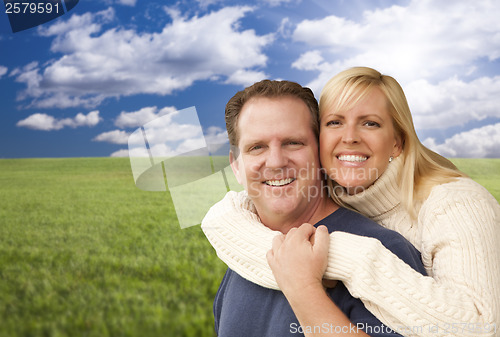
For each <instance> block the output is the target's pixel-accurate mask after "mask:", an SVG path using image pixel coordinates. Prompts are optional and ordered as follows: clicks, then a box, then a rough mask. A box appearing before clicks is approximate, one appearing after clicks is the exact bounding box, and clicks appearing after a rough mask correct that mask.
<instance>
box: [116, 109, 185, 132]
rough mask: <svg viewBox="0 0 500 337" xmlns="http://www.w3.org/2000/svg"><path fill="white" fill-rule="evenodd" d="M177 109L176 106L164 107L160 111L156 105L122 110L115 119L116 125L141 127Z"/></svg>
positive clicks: (120, 126)
mask: <svg viewBox="0 0 500 337" xmlns="http://www.w3.org/2000/svg"><path fill="white" fill-rule="evenodd" d="M175 111H177V109H176V108H175V107H164V108H163V109H161V110H160V111H158V108H157V107H156V106H152V107H145V108H142V109H140V110H138V111H133V112H126V111H122V112H121V113H120V115H119V116H118V118H116V120H115V125H116V126H117V127H119V128H133V127H140V126H143V125H144V124H146V123H148V122H150V121H152V120H154V119H156V118H158V117H160V116H163V115H166V114H168V113H173V112H175Z"/></svg>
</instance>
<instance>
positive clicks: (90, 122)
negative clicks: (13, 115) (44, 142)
mask: <svg viewBox="0 0 500 337" xmlns="http://www.w3.org/2000/svg"><path fill="white" fill-rule="evenodd" d="M100 120H101V118H100V117H99V111H97V110H96V111H91V112H89V113H88V114H87V115H84V114H82V113H78V114H77V115H76V116H75V117H73V118H64V119H57V118H55V117H53V116H50V115H47V114H42V113H36V114H33V115H31V116H29V117H27V118H25V119H23V120H21V121H19V122H17V124H16V125H17V126H18V127H24V128H28V129H33V130H43V131H52V130H61V129H63V128H65V127H70V128H78V127H81V126H89V127H91V126H95V125H97V124H98V123H99V121H100Z"/></svg>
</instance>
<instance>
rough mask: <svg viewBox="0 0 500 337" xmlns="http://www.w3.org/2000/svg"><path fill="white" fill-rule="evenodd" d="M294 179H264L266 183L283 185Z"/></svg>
mask: <svg viewBox="0 0 500 337" xmlns="http://www.w3.org/2000/svg"><path fill="white" fill-rule="evenodd" d="M294 180H295V179H293V178H288V179H281V180H266V185H270V186H284V185H288V184H290V183H291V182H292V181H294Z"/></svg>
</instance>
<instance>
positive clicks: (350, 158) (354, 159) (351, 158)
mask: <svg viewBox="0 0 500 337" xmlns="http://www.w3.org/2000/svg"><path fill="white" fill-rule="evenodd" d="M338 158H339V160H341V161H350V162H358V163H361V162H364V161H365V160H367V159H368V157H365V156H358V155H351V154H349V155H347V154H344V155H341V156H338Z"/></svg>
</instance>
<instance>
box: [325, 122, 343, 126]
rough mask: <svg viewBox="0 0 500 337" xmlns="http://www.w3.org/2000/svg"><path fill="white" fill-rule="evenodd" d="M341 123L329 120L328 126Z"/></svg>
mask: <svg viewBox="0 0 500 337" xmlns="http://www.w3.org/2000/svg"><path fill="white" fill-rule="evenodd" d="M338 125H340V121H328V122H327V123H326V126H338Z"/></svg>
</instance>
